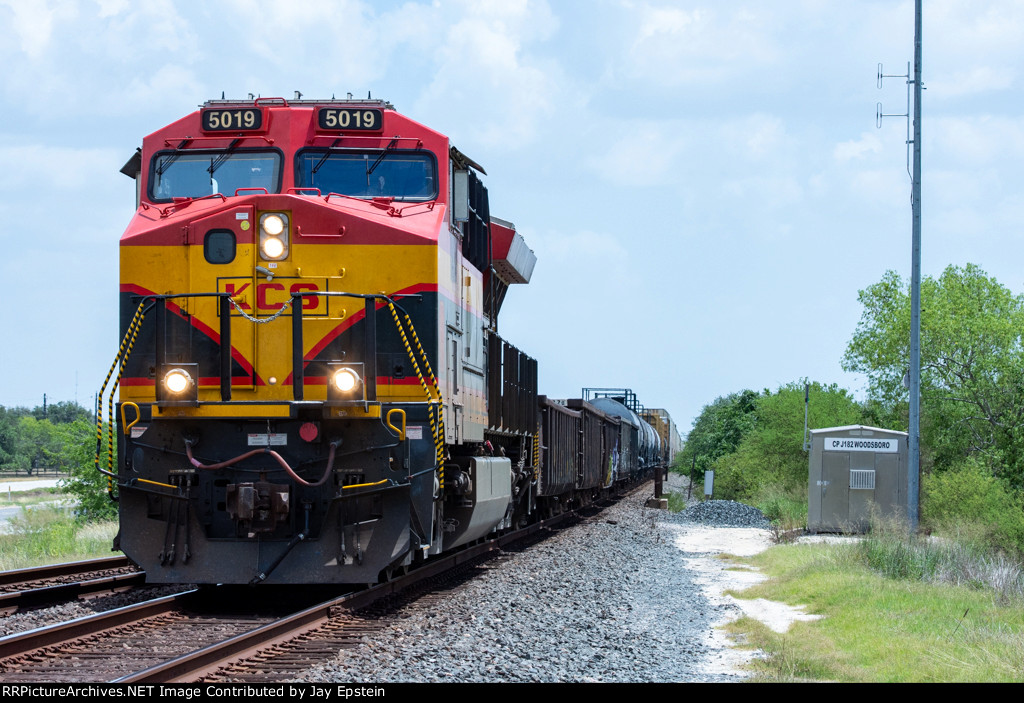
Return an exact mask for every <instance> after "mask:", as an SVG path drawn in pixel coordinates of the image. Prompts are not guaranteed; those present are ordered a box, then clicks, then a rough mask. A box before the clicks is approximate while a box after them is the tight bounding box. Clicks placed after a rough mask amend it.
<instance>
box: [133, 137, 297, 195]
mask: <svg viewBox="0 0 1024 703" xmlns="http://www.w3.org/2000/svg"><path fill="white" fill-rule="evenodd" d="M280 184H281V154H280V152H277V151H253V150H250V151H244V150H242V149H239V150H237V151H229V150H226V149H220V150H204V151H199V150H196V151H191V150H190V151H164V152H160V153H159V154H157V155H156V156H154V157H153V161H152V164H151V166H150V178H149V196H150V199H151V200H154V201H157V202H159V201H163V200H170V199H171V198H201V197H203V196H204V195H212V194H214V193H223V194H224V195H234V194H235V191H236V190H237V189H239V188H266V189H267V192H268V193H276V192H278V190H279V189H280Z"/></svg>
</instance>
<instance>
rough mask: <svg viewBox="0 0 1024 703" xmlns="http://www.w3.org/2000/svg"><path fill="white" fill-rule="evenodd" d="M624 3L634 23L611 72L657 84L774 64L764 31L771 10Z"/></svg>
mask: <svg viewBox="0 0 1024 703" xmlns="http://www.w3.org/2000/svg"><path fill="white" fill-rule="evenodd" d="M623 6H624V7H625V8H627V9H628V10H629V14H630V15H631V16H633V17H635V18H636V21H635V24H634V26H633V36H632V39H631V40H629V41H627V42H626V47H625V51H624V52H623V54H622V55H621V56H620V58H619V59H618V65H617V66H616V67H615V69H613V72H614V73H620V74H623V75H625V76H628V77H631V78H634V79H639V80H642V81H645V82H646V81H651V82H656V83H657V84H658V85H661V86H680V85H685V84H688V83H704V82H712V83H717V82H720V81H722V80H724V79H725V78H726V77H728V76H730V75H735V74H737V73H743V72H745V71H746V70H748V69H749V68H750V67H752V66H758V67H760V66H761V65H763V64H768V63H774V62H775V61H776V60H777V58H778V55H779V52H778V49H777V47H776V46H775V45H774V41H773V39H772V38H771V34H770V32H769V31H768V29H769V27H770V26H771V24H772V23H771V21H770V16H771V13H763V12H757V11H753V10H750V9H749V8H733V7H732V6H727V5H720V4H717V5H715V9H707V8H699V7H698V8H693V9H684V8H681V7H678V6H675V5H653V4H650V3H646V2H643V3H633V2H625V3H623Z"/></svg>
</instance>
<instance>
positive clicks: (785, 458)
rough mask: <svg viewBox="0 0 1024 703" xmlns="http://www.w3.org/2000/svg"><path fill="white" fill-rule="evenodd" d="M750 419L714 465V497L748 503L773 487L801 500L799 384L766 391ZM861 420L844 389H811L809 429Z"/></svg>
mask: <svg viewBox="0 0 1024 703" xmlns="http://www.w3.org/2000/svg"><path fill="white" fill-rule="evenodd" d="M753 418H754V422H753V424H752V426H751V428H750V430H749V431H748V432H747V433H746V434H745V435H744V436H743V439H742V441H741V442H740V443H739V445H738V446H737V447H736V449H735V451H733V452H732V453H730V454H726V455H724V456H721V457H719V458H718V459H717V460H716V461H715V462H714V465H713V468H714V469H715V494H716V495H718V496H720V497H723V498H734V499H750V498H754V497H756V496H757V495H758V494H759V493H760V492H761V491H762V490H763V489H765V488H769V487H775V488H777V489H778V490H780V491H790V492H794V493H798V494H804V495H805V494H806V490H807V470H808V465H807V453H806V452H804V450H803V442H804V383H803V382H800V383H789V384H786V385H784V386H781V387H780V388H779V389H778V390H777V391H775V392H774V393H773V392H772V391H770V390H767V389H766V390H765V391H764V393H763V394H761V395H760V396H758V397H757V398H756V400H755V403H754V408H753ZM863 421H864V410H863V408H862V407H861V405H860V404H859V403H858V402H857V401H856V400H854V399H853V397H852V396H851V395H850V393H849V392H848V391H847V390H846V389H844V388H839V387H838V386H837V385H836V384H831V385H828V386H823V385H822V384H820V383H816V382H815V383H812V384H811V388H810V406H809V413H808V426H809V427H810V428H811V429H816V428H821V427H842V426H844V425H855V424H860V423H862V422H863Z"/></svg>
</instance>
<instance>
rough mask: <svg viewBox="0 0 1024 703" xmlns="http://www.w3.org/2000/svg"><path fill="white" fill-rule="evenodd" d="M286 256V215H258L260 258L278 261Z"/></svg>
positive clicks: (278, 213)
mask: <svg viewBox="0 0 1024 703" xmlns="http://www.w3.org/2000/svg"><path fill="white" fill-rule="evenodd" d="M287 256H288V215H286V214H284V213H283V212H265V213H263V214H262V215H260V257H261V258H263V259H265V260H267V261H280V260H281V259H284V258H286V257H287Z"/></svg>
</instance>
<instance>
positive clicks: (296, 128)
mask: <svg viewBox="0 0 1024 703" xmlns="http://www.w3.org/2000/svg"><path fill="white" fill-rule="evenodd" d="M122 172H123V173H125V174H126V175H128V176H130V177H132V178H133V179H135V183H136V212H135V215H134V217H133V218H132V220H131V222H130V224H129V225H128V228H127V230H126V231H125V233H124V235H123V236H122V238H121V246H120V253H121V256H120V331H121V339H122V343H121V348H120V350H119V352H118V354H117V357H116V359H115V363H114V367H113V368H112V370H111V374H108V377H107V381H105V382H104V386H103V390H101V393H100V400H99V402H98V406H99V407H98V410H102V402H103V394H104V392H105V391H106V390H107V389H108V384H109V389H110V390H109V400H108V408H109V414H110V415H111V416H112V418H113V420H114V422H111V423H110V425H111V427H112V426H113V425H114V424H116V431H117V434H118V437H119V441H118V442H117V449H116V457H117V458H116V461H117V465H116V467H115V466H114V465H113V461H114V459H113V457H114V452H113V451H111V452H110V453H109V456H110V458H109V460H108V462H109V463H108V465H107V468H106V470H104V469H103V468H101V467H100V466H99V456H100V445H101V436H100V435H101V430H100V428H101V427H102V413H101V412H97V417H98V422H97V468H99V469H100V471H103V472H104V473H106V474H107V476H108V490H109V491H110V493H111V497H112V498H113V497H115V493H116V499H117V501H118V511H119V520H120V529H119V532H118V535H117V537H116V538H115V544H114V547H115V549H120V550H121V551H123V552H124V553H125V554H126V555H127V556H128V557H129V558H130V559H131V560H132V561H134V562H135V563H136V564H138V565H139V566H140V567H142V568H143V569H144V570H145V571H146V575H147V580H148V581H150V582H154V583H250V584H257V583H268V584H315V583H338V584H341V583H353V584H355V583H374V582H377V581H378V580H381V579H386V578H388V577H389V576H390V575H392V574H393V573H395V572H397V571H401V570H405V569H408V568H410V567H412V566H415V565H416V564H417V563H418V562H421V561H424V560H427V559H429V558H430V557H432V556H434V555H438V554H440V553H442V552H447V551H449V550H452V549H457V548H459V547H461V546H463V545H466V544H469V543H472V542H474V541H477V540H480V539H482V538H484V537H486V536H487V535H488V534H490V533H494V532H496V531H502V530H507V529H510V528H512V527H514V526H518V525H523V524H526V523H528V522H530V521H532V520H537V519H540V518H543V517H545V516H548V515H551V514H554V513H557V512H560V511H562V510H565V509H567V508H569V507H572V506H574V505H578V504H581V503H585V502H588V501H590V500H593V499H594V498H595V497H598V496H600V495H601V494H602V493H603V492H605V491H608V490H610V489H611V488H613V487H614V486H616V485H617V484H621V483H622V482H626V481H630V480H635V479H636V478H637V477H638V476H639V475H641V473H642V472H644V471H648V470H650V469H651V468H653V467H655V466H664V465H665V464H666V462H667V461H668V460H669V459H670V456H669V451H670V450H669V447H668V443H667V442H664V443H663V442H661V441H660V440H659V438H658V435H657V433H656V432H655V431H654V429H653V428H652V427H651V425H650V424H648V423H647V422H646V421H645V420H644V419H642V418H641V417H640V416H639V415H638V412H642V408H640V406H639V405H638V404H637V403H636V402H635V396H632V394H631V393H630V392H628V391H626V390H609V389H593V393H592V396H591V395H590V394H589V393H588V394H587V397H585V398H580V399H575V400H569V401H565V402H556V401H553V400H550V399H548V398H546V397H544V396H538V393H537V362H536V360H535V359H533V358H531V357H530V356H528V355H527V354H524V353H523V352H522V351H520V350H519V349H517V348H516V347H515V346H513V345H511V344H509V343H508V342H506V341H505V340H504V339H502V337H501V336H500V335H499V334H498V317H499V312H500V311H501V308H502V304H503V301H504V299H505V296H506V293H507V291H508V288H509V286H511V285H520V284H526V283H528V282H529V280H530V278H531V275H532V272H533V269H534V265H535V263H536V257H535V255H534V253H533V252H532V251H531V250H530V248H529V247H528V246H527V245H526V243H525V241H524V239H523V237H522V236H521V235H520V233H519V232H517V231H516V228H515V226H514V225H513V224H512V223H511V222H508V221H505V220H502V219H499V218H497V217H495V216H492V215H491V214H490V210H489V207H488V193H487V188H486V187H485V186H484V184H483V182H482V180H481V178H480V176H481V175H486V172H485V171H484V169H483V168H482V167H481V166H480V165H479V164H477V163H476V162H475V161H473V160H472V159H471V158H470V157H468V156H466V155H465V154H463V153H462V152H460V151H459V150H458V149H457V148H455V147H454V146H453V145H452V144H451V143H450V142H449V139H448V137H446V136H445V135H443V134H440V133H439V132H437V131H435V130H433V129H430V128H429V127H426V126H424V125H422V124H419V123H417V122H416V121H414V120H412V119H410V118H409V117H407V116H404V115H402V114H400V113H399V112H397V111H396V110H395V109H394V107H393V106H392V105H391V104H390V103H388V102H386V101H381V100H372V99H369V98H368V99H366V100H353V99H351V97H350V98H348V99H342V100H338V99H334V98H332V99H330V100H304V99H301V98H299V97H298V96H297V99H295V100H290V99H284V98H257V99H250V100H244V101H239V100H225V99H223V97H222V99H220V100H211V101H208V102H206V103H205V104H204V105H202V106H200V108H199V109H198V110H197V111H195V112H193V113H192V114H190V115H187V116H185V117H183V118H181V119H179V120H177V121H176V122H173V123H171V124H169V125H167V126H166V127H164V128H162V129H160V130H158V131H156V132H154V133H152V134H150V135H149V136H147V137H145V138H144V139H143V142H142V146H141V148H139V149H138V150H137V151H136V153H135V154H134V155H133V156H132V158H131V159H130V160H129V161H128V163H126V164H125V166H124V168H123V169H122ZM114 370H116V371H117V375H116V377H115V378H114V379H113V381H112V383H111V376H112V375H113V372H114ZM114 389H117V391H116V392H117V393H118V403H117V405H116V409H115V406H114V401H113V397H114V392H115V390H114ZM658 412H660V413H663V412H664V411H658ZM666 416H667V414H666ZM110 433H111V434H110V435H108V437H107V443H108V445H109V446H110V447H111V449H112V448H113V444H114V443H113V437H112V433H113V429H111V430H110ZM662 444H664V445H665V446H664V448H663V447H662ZM115 484H116V488H115Z"/></svg>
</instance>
